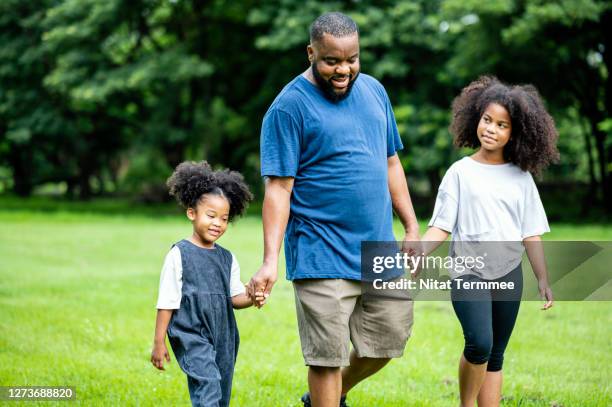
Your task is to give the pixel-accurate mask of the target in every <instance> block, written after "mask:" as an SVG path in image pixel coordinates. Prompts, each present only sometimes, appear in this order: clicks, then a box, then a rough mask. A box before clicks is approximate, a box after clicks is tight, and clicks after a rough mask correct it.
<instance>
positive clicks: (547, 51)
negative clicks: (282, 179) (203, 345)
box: [0, 0, 612, 219]
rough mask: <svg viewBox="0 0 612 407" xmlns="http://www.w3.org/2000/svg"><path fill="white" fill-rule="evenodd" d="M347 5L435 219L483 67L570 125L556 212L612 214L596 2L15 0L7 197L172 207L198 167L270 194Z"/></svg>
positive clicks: (1, 22)
mask: <svg viewBox="0 0 612 407" xmlns="http://www.w3.org/2000/svg"><path fill="white" fill-rule="evenodd" d="M330 10H340V11H343V12H346V13H347V14H349V15H351V16H352V17H353V18H354V19H355V20H356V21H357V23H358V24H359V25H360V29H361V48H362V56H361V58H362V70H363V71H364V72H367V73H370V74H372V75H374V76H375V77H377V78H378V79H379V80H381V81H382V82H383V84H384V85H385V87H386V88H387V91H388V93H389V95H390V97H391V100H392V102H393V104H394V110H395V114H396V118H397V121H398V125H399V127H400V132H401V134H402V138H403V139H404V142H405V145H406V151H405V152H404V153H402V154H401V158H402V161H403V164H404V167H405V169H406V172H407V174H408V176H409V181H410V183H411V185H412V190H413V194H415V195H416V196H417V202H420V203H421V205H422V208H423V212H424V213H423V215H427V211H429V204H430V201H431V199H432V197H433V195H434V194H435V191H436V189H437V186H438V184H439V182H440V180H441V177H442V176H443V175H444V171H445V169H446V168H447V167H448V166H449V165H450V163H452V162H453V161H454V160H456V159H457V158H458V157H459V155H460V154H461V153H465V152H460V151H457V150H456V149H454V147H453V146H452V140H451V138H450V135H449V133H448V130H447V128H448V124H449V121H450V103H451V101H452V99H453V97H454V96H456V95H457V94H458V92H459V91H460V90H461V88H462V87H463V86H465V85H466V84H467V83H469V82H470V81H472V80H474V79H475V78H477V77H478V76H479V75H482V74H494V75H496V76H498V77H499V78H500V79H502V80H504V81H507V82H510V83H533V84H534V85H535V86H536V87H538V89H539V90H540V92H541V93H542V95H543V97H544V99H545V101H546V103H547V106H548V107H549V109H550V111H551V113H552V114H553V116H554V118H555V120H556V123H557V126H558V128H559V131H560V140H559V149H560V151H561V154H562V159H561V162H560V163H559V164H558V165H556V166H554V167H552V168H551V169H550V170H549V171H548V172H547V173H546V174H545V176H544V178H543V179H542V180H541V183H542V186H541V188H542V195H543V198H544V199H545V201H546V204H547V208H551V209H549V211H551V212H552V214H553V215H552V217H553V218H558V219H568V218H573V217H584V216H590V217H597V218H599V217H600V216H602V215H605V214H608V215H610V214H611V213H612V175H611V174H612V140H611V139H612V138H611V137H610V133H611V132H612V119H611V118H610V111H611V110H612V104H611V103H612V90H611V89H610V86H611V84H610V79H609V72H610V66H611V55H610V51H611V50H610V38H609V35H606V34H605V32H607V30H605V27H606V26H609V25H610V23H611V22H612V21H611V13H612V5H611V3H610V2H609V1H595V0H573V1H570V0H559V1H544V0H498V1H488V2H483V1H476V0H413V1H401V2H394V1H370V0H361V1H342V2H340V1H338V2H323V1H307V2H304V1H296V0H281V1H270V0H268V1H257V2H256V1H251V0H246V1H239V2H232V1H223V0H217V1H206V2H205V1H196V0H191V1H183V0H174V1H156V0H136V1H125V0H105V1H101V0H32V1H29V2H22V1H17V0H4V1H3V2H1V3H0V192H2V191H5V192H6V191H13V192H14V193H16V194H18V195H22V196H28V195H30V194H32V193H44V192H54V193H56V194H57V193H59V194H65V195H68V196H71V197H78V198H82V199H86V198H88V197H90V196H92V195H107V194H116V195H127V196H132V197H138V198H140V199H143V200H146V201H159V200H163V199H166V194H165V187H164V181H165V179H166V178H167V176H168V175H169V174H170V172H171V170H172V168H173V167H174V166H175V165H176V164H177V163H179V162H180V161H182V160H185V159H193V160H201V159H206V160H208V161H210V162H211V163H212V164H213V165H215V166H219V167H221V166H223V167H230V168H232V169H236V170H239V171H242V172H243V173H244V174H245V176H246V178H247V180H248V181H249V182H250V183H251V185H252V186H253V187H254V189H255V190H256V191H257V190H258V188H261V187H260V181H259V130H260V126H261V120H262V118H263V115H264V113H265V111H266V109H267V108H268V106H269V105H270V103H271V102H272V100H273V99H274V97H275V96H276V94H277V93H278V92H279V91H280V90H281V89H282V87H283V86H284V85H285V84H286V83H287V82H288V81H290V80H291V79H292V78H293V77H295V76H296V75H298V74H299V73H301V72H302V71H303V70H304V69H305V68H306V67H307V60H306V54H305V47H306V44H307V43H308V26H309V25H310V23H311V22H312V20H313V19H314V18H316V16H318V15H319V14H321V13H323V12H325V11H330ZM257 195H259V197H260V198H261V194H257ZM418 197H420V198H421V199H418Z"/></svg>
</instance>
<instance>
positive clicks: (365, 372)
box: [342, 351, 391, 395]
mask: <svg viewBox="0 0 612 407" xmlns="http://www.w3.org/2000/svg"><path fill="white" fill-rule="evenodd" d="M390 360H391V359H388V358H381V359H375V358H358V357H357V354H356V353H355V351H352V352H351V359H350V362H351V364H350V366H347V367H345V368H344V369H342V394H343V395H345V394H346V393H348V392H349V390H351V389H352V388H353V387H355V386H356V385H357V384H358V383H359V382H361V381H362V380H363V379H365V378H367V377H370V376H372V375H373V374H374V373H376V372H378V371H379V370H380V369H382V368H383V367H384V366H385V365H386V364H387V363H389V361H390Z"/></svg>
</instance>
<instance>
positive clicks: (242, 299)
mask: <svg viewBox="0 0 612 407" xmlns="http://www.w3.org/2000/svg"><path fill="white" fill-rule="evenodd" d="M255 301H257V303H258V304H261V306H262V307H263V306H264V304H265V303H266V299H265V297H264V294H263V292H259V291H258V292H256V293H255ZM232 305H233V306H234V308H235V309H242V308H248V307H250V306H251V305H253V300H252V299H251V297H250V296H249V295H248V294H247V293H246V292H244V293H242V294H238V295H234V296H233V297H232Z"/></svg>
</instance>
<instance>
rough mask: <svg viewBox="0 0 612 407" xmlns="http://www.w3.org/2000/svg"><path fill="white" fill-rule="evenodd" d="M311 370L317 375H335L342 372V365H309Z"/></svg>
mask: <svg viewBox="0 0 612 407" xmlns="http://www.w3.org/2000/svg"><path fill="white" fill-rule="evenodd" d="M308 367H309V368H310V371H311V372H312V373H314V374H315V375H317V376H333V375H336V374H340V367H331V366H308Z"/></svg>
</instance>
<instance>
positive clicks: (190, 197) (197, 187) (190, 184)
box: [166, 161, 253, 222]
mask: <svg viewBox="0 0 612 407" xmlns="http://www.w3.org/2000/svg"><path fill="white" fill-rule="evenodd" d="M166 185H168V188H169V190H170V195H172V196H174V197H175V198H176V200H177V201H178V202H179V203H180V204H181V205H182V206H183V207H185V208H195V207H196V206H197V205H198V201H199V200H200V199H202V196H203V195H208V194H212V195H218V196H222V197H224V198H225V199H227V201H228V202H229V206H230V212H229V221H230V222H231V221H232V220H233V219H234V218H235V217H236V216H240V215H242V214H243V213H244V211H245V209H246V208H247V206H248V203H249V201H251V200H252V199H253V194H251V192H250V191H249V187H248V185H247V184H246V183H245V182H244V178H243V177H242V175H241V174H240V173H239V172H236V171H230V170H227V169H226V170H220V171H213V169H212V168H211V166H210V165H209V164H208V163H207V162H206V161H200V162H193V161H185V162H182V163H180V164H179V165H178V166H177V167H176V169H175V170H174V172H173V173H172V175H171V176H170V178H168V181H166Z"/></svg>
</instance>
